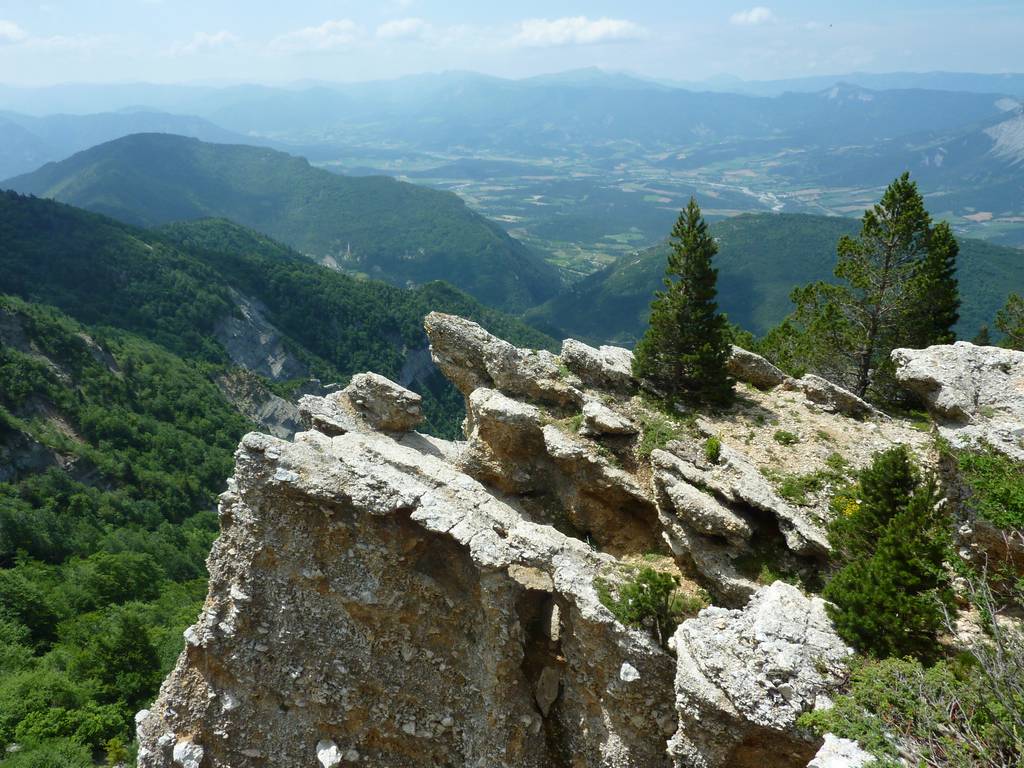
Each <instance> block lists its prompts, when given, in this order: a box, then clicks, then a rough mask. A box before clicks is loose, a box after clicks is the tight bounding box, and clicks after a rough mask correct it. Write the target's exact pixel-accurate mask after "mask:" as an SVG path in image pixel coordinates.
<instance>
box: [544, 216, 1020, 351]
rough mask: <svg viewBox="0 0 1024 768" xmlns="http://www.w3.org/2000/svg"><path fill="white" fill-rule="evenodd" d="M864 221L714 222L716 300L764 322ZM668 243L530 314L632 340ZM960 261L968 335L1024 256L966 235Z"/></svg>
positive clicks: (595, 334)
mask: <svg viewBox="0 0 1024 768" xmlns="http://www.w3.org/2000/svg"><path fill="white" fill-rule="evenodd" d="M858 226H859V224H858V222H857V220H855V219H846V218H840V217H834V216H833V217H826V216H810V215H805V214H747V215H743V216H737V217H735V218H731V219H726V220H724V221H718V222H715V223H713V224H712V225H711V230H712V233H713V234H714V236H715V238H716V239H717V241H718V245H719V253H718V256H717V257H716V259H715V265H716V267H717V268H718V270H719V277H718V289H719V296H718V300H719V305H720V306H721V308H722V309H723V310H724V311H725V312H726V313H727V314H728V315H729V319H730V320H731V321H732V322H734V323H737V324H739V325H740V326H742V327H743V328H745V329H747V330H749V331H751V332H753V333H755V334H761V333H765V332H767V331H768V329H770V328H771V327H772V326H773V325H775V324H776V323H778V322H780V321H781V320H782V319H783V318H784V317H785V316H786V315H787V314H788V313H789V312H790V310H791V304H790V301H789V294H790V291H791V290H792V289H793V288H794V287H796V286H798V285H802V284H804V283H807V282H811V281H814V280H821V279H828V278H829V277H830V276H831V274H832V269H833V267H834V266H835V259H836V243H837V242H838V240H839V238H840V237H841V236H842V235H850V234H853V233H855V232H856V231H857V229H858ZM666 250H667V246H665V245H659V246H655V247H653V248H650V249H647V250H645V251H640V252H639V253H636V254H635V255H633V256H625V257H622V258H620V259H619V260H618V261H617V262H616V263H615V264H613V265H611V266H610V267H608V268H606V269H604V270H602V271H601V272H597V273H595V274H593V275H590V276H589V277H587V278H586V279H584V280H582V281H581V282H579V283H577V284H576V285H574V286H572V287H571V288H569V289H568V290H567V291H566V292H565V293H563V294H561V295H559V296H557V297H555V298H554V299H551V300H550V301H548V302H547V303H546V304H544V305H542V306H540V307H537V308H536V309H534V310H531V311H530V312H529V313H528V314H527V318H528V319H529V320H530V321H531V322H532V323H534V324H535V325H536V326H537V327H539V328H545V329H548V330H549V331H550V332H551V333H554V334H556V335H558V334H559V333H562V334H565V335H570V336H579V337H582V338H586V339H590V340H593V341H614V342H620V343H625V344H632V343H633V342H635V341H636V339H637V338H639V336H640V334H641V333H643V330H644V328H646V327H647V315H648V310H649V306H650V301H651V296H652V294H653V292H654V291H655V290H657V289H658V288H659V287H660V285H661V280H662V275H663V272H664V268H665V254H666ZM959 264H960V267H959V272H958V277H959V280H960V294H961V297H962V299H963V306H962V307H961V310H960V323H959V324H958V326H957V330H958V332H959V334H960V335H961V336H962V337H965V338H971V337H972V336H973V335H974V334H975V333H976V332H977V331H978V329H979V328H980V327H981V326H982V325H983V324H986V323H990V322H991V320H992V317H993V316H994V315H995V312H996V310H998V309H999V307H1001V306H1002V305H1003V303H1004V302H1005V301H1006V295H1007V293H1008V292H1009V291H1010V290H1013V288H1014V287H1015V286H1020V285H1024V259H1022V258H1021V252H1020V251H1019V250H1018V249H1015V248H1009V247H1005V246H998V245H992V244H990V243H987V242H984V241H982V240H974V239H971V238H961V239H960V260H959Z"/></svg>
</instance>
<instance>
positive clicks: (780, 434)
mask: <svg viewBox="0 0 1024 768" xmlns="http://www.w3.org/2000/svg"><path fill="white" fill-rule="evenodd" d="M772 438H773V439H774V440H775V442H776V443H778V444H779V445H796V444H797V443H799V442H800V436H799V435H797V434H794V433H793V432H787V431H786V430H785V429H777V430H775V434H774V435H772Z"/></svg>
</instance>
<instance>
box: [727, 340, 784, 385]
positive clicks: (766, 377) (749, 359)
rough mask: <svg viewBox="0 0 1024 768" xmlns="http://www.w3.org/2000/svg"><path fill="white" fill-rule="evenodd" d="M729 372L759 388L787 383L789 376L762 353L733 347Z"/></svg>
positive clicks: (737, 378)
mask: <svg viewBox="0 0 1024 768" xmlns="http://www.w3.org/2000/svg"><path fill="white" fill-rule="evenodd" d="M728 367H729V373H731V374H732V375H733V376H734V377H735V378H736V380H737V381H745V382H746V383H748V384H752V385H753V386H755V387H757V388H758V389H771V388H772V387H777V386H779V385H780V384H783V383H785V382H786V381H787V380H788V379H789V376H787V375H786V374H785V372H783V371H782V369H780V368H778V367H776V366H775V365H772V364H771V363H770V362H768V361H767V360H765V359H764V358H763V357H761V355H758V354H755V353H754V352H750V351H749V350H746V349H743V348H742V347H737V346H736V345H735V344H734V345H733V347H732V354H731V355H729V362H728Z"/></svg>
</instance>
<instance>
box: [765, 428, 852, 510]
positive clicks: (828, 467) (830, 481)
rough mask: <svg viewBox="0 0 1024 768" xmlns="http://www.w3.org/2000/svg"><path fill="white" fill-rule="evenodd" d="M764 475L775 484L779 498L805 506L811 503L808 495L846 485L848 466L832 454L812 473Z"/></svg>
mask: <svg viewBox="0 0 1024 768" xmlns="http://www.w3.org/2000/svg"><path fill="white" fill-rule="evenodd" d="M784 444H785V443H784ZM765 474H766V475H767V476H768V477H769V478H770V479H771V480H772V481H773V482H774V483H775V490H776V491H777V492H778V494H779V496H781V497H782V498H784V499H786V500H787V501H791V502H793V503H794V504H799V505H800V506H807V505H809V504H810V503H811V499H810V494H814V493H819V492H821V491H822V490H823V489H825V488H826V487H832V488H842V487H843V486H844V485H845V484H846V483H848V482H849V479H850V465H849V463H848V462H847V461H846V459H844V458H843V457H842V456H841V455H839V454H838V453H832V454H830V455H829V457H828V458H827V459H825V466H824V467H822V468H821V469H817V470H815V471H813V472H806V473H803V474H788V473H785V472H771V471H768V472H766V473H765Z"/></svg>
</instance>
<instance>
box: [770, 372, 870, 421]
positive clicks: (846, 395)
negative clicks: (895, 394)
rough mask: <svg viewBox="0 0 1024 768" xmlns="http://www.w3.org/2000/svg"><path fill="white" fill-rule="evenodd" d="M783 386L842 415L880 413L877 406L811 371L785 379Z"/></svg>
mask: <svg viewBox="0 0 1024 768" xmlns="http://www.w3.org/2000/svg"><path fill="white" fill-rule="evenodd" d="M785 386H786V387H787V388H788V389H795V390H799V391H800V392H803V393H804V395H805V396H806V397H807V399H808V400H810V401H811V402H813V403H817V404H818V405H820V406H822V407H823V408H825V409H826V410H829V411H832V412H834V413H840V414H842V415H843V416H850V417H851V418H854V419H863V418H867V417H869V416H875V417H878V416H881V415H882V414H881V413H880V412H879V411H878V409H877V408H875V407H874V406H873V405H871V404H870V403H868V402H867V401H865V400H862V399H861V398H859V397H857V395H855V394H853V392H850V391H849V390H846V389H843V388H842V387H840V386H839V385H838V384H833V383H832V382H831V381H829V380H828V379H823V378H822V377H821V376H815V375H814V374H813V373H807V374H804V375H803V376H801V377H800V378H799V379H787V380H786V382H785Z"/></svg>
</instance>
